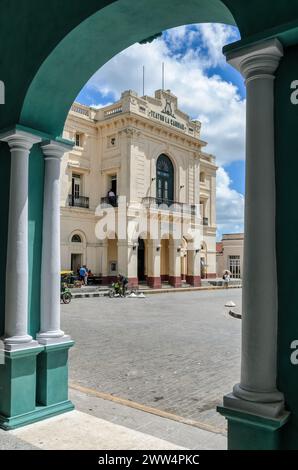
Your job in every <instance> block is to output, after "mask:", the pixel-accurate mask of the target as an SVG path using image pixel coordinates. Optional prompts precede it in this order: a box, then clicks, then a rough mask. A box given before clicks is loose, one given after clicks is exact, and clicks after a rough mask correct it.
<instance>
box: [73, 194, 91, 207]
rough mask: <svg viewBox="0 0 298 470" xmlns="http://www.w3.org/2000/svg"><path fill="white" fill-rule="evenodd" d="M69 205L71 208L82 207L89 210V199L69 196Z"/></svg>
mask: <svg viewBox="0 0 298 470" xmlns="http://www.w3.org/2000/svg"><path fill="white" fill-rule="evenodd" d="M68 204H69V205H70V207H82V208H83V209H89V197H84V196H78V197H76V196H75V195H74V194H69V196H68Z"/></svg>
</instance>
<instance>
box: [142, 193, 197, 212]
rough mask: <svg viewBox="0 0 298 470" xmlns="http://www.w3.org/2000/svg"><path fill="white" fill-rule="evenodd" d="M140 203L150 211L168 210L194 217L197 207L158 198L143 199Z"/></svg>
mask: <svg viewBox="0 0 298 470" xmlns="http://www.w3.org/2000/svg"><path fill="white" fill-rule="evenodd" d="M142 203H143V204H144V206H145V207H149V208H152V209H162V210H170V211H172V212H181V213H183V214H191V215H196V208H197V206H196V205H194V204H185V203H184V202H177V201H170V200H169V199H163V198H158V197H144V198H143V199H142Z"/></svg>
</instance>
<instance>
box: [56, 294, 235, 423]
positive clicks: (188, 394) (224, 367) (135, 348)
mask: <svg viewBox="0 0 298 470" xmlns="http://www.w3.org/2000/svg"><path fill="white" fill-rule="evenodd" d="M228 300H233V301H234V302H235V303H236V305H237V307H238V308H239V306H240V303H241V290H240V289H231V290H228V291H224V290H220V291H194V292H185V293H172V294H156V295H148V296H147V297H146V298H145V299H129V298H127V299H109V298H94V299H78V300H74V301H73V302H72V303H71V304H70V305H65V306H63V307H62V326H63V329H64V331H66V332H67V333H70V334H71V336H72V337H73V339H74V340H75V341H76V344H75V347H74V348H73V349H72V351H71V354H70V380H71V381H72V382H74V383H76V384H80V385H82V386H84V387H89V388H93V389H95V390H97V391H100V392H105V393H108V394H112V395H114V396H117V397H122V398H126V399H129V400H132V401H135V402H138V403H141V404H144V405H149V406H152V407H155V408H158V409H160V410H163V411H167V412H170V413H174V414H177V415H180V416H182V417H184V418H188V419H192V420H196V421H200V422H204V423H208V424H211V425H213V426H215V427H216V428H218V429H224V428H225V420H224V419H223V418H222V417H221V416H219V415H218V414H217V413H216V411H215V407H216V405H217V404H220V403H221V400H222V396H223V394H224V393H227V392H230V391H231V390H232V386H233V385H234V383H235V382H237V381H239V377H240V328H241V320H238V319H235V318H232V317H230V316H229V315H228V313H227V310H228V309H225V307H224V304H225V303H226V301H228Z"/></svg>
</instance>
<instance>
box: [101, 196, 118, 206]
mask: <svg viewBox="0 0 298 470" xmlns="http://www.w3.org/2000/svg"><path fill="white" fill-rule="evenodd" d="M100 204H101V205H102V206H105V205H106V206H113V207H118V196H115V197H102V198H101V200H100Z"/></svg>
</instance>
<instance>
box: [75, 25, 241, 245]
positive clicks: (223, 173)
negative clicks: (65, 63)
mask: <svg viewBox="0 0 298 470" xmlns="http://www.w3.org/2000/svg"><path fill="white" fill-rule="evenodd" d="M238 39H239V32H238V29H237V28H236V27H233V26H227V25H222V24H199V25H188V26H180V27H177V28H173V29H170V30H167V31H164V32H163V34H162V36H160V37H159V38H157V39H155V40H154V41H153V42H151V43H146V44H134V45H133V46H131V47H129V48H128V49H125V50H124V51H122V52H121V53H120V54H118V55H116V56H115V57H113V58H112V59H111V60H110V61H109V62H107V63H106V64H105V65H104V66H103V67H102V68H101V69H99V70H98V72H96V74H95V75H93V77H92V78H91V79H90V80H89V82H88V83H87V84H86V85H85V87H84V88H83V89H82V90H81V92H80V94H79V95H78V97H77V99H76V100H77V101H79V102H80V103H83V104H86V105H89V106H96V107H98V106H99V107H100V106H104V105H107V104H110V103H113V102H115V101H117V100H118V99H119V98H120V96H121V93H122V92H123V91H124V90H135V91H136V92H138V94H139V95H140V96H142V94H143V90H142V88H143V79H142V74H143V66H145V94H146V95H152V96H154V91H155V90H157V89H160V88H161V87H162V78H161V76H162V73H161V70H162V63H163V62H164V64H165V89H170V90H171V91H172V93H174V94H175V95H176V96H177V97H178V106H179V109H181V110H182V111H184V112H186V113H187V114H189V115H190V117H191V118H192V119H198V120H199V121H201V123H202V128H201V138H202V140H205V141H207V142H208V146H207V147H205V148H204V151H206V152H208V153H212V154H213V155H215V157H216V162H217V165H218V171H217V239H218V240H219V239H220V238H221V236H222V234H223V233H237V232H242V231H243V212H244V137H245V103H246V101H245V87H244V82H243V79H242V77H241V75H240V74H239V73H238V72H237V71H236V70H234V69H233V68H232V67H231V66H230V65H228V64H227V63H226V61H225V57H224V56H223V54H222V47H223V46H224V45H226V44H229V43H231V42H235V41H237V40H238Z"/></svg>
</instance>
